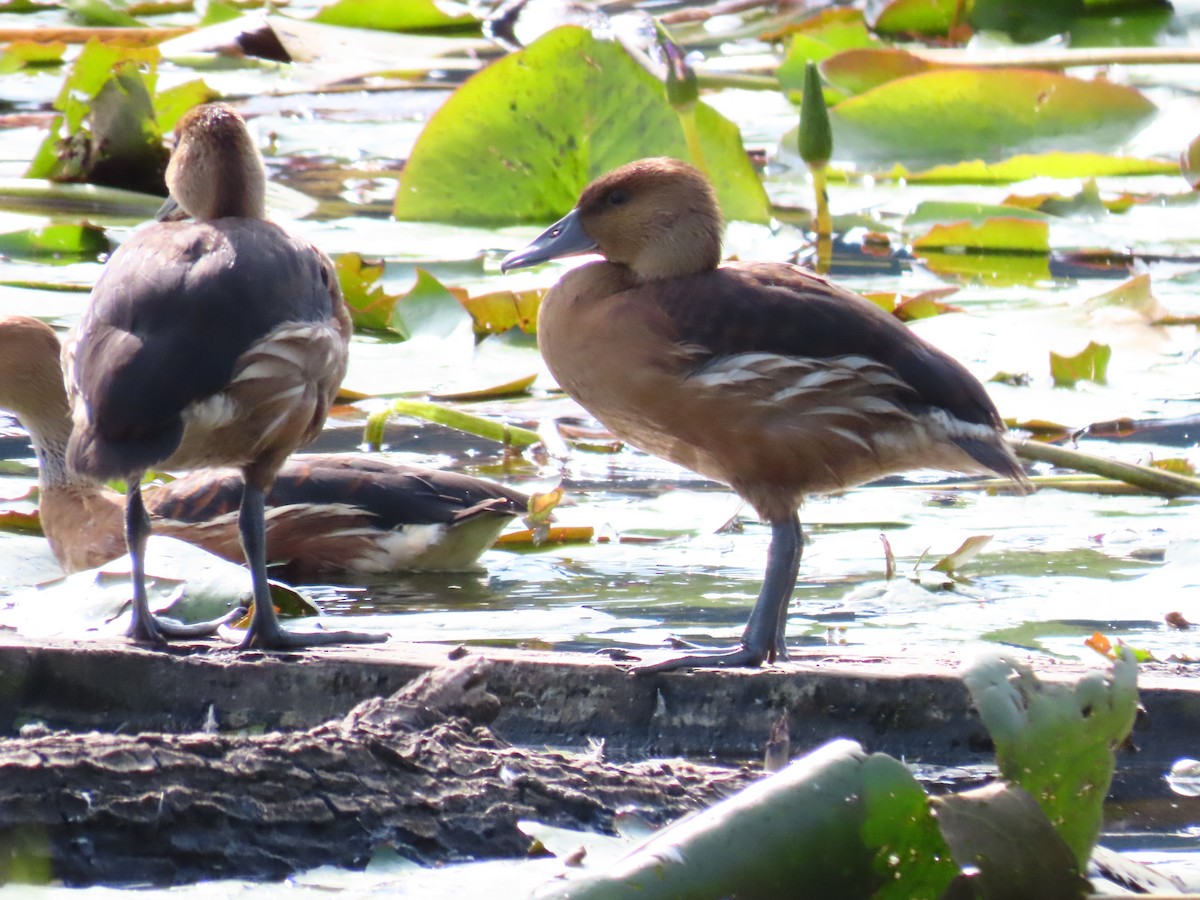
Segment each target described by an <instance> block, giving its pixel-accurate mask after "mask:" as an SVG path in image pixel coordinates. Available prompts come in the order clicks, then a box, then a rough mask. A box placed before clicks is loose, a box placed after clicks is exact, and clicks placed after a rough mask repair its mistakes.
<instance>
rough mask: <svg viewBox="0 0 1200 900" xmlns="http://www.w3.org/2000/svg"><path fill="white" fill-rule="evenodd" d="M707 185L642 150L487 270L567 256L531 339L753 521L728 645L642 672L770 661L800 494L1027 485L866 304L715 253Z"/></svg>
mask: <svg viewBox="0 0 1200 900" xmlns="http://www.w3.org/2000/svg"><path fill="white" fill-rule="evenodd" d="M722 227H723V226H722V220H721V215H720V210H719V208H718V206H717V200H716V196H715V194H714V192H713V189H712V187H711V185H710V184H709V182H708V180H707V179H706V178H705V177H704V176H703V175H702V174H701V173H700V172H698V171H697V170H696V169H694V168H693V167H691V166H689V165H687V164H685V163H682V162H678V161H676V160H672V159H643V160H640V161H638V162H634V163H630V164H628V165H626V166H622V167H621V168H619V169H616V170H615V171H613V172H610V173H608V174H607V175H604V176H602V177H601V178H599V179H597V180H596V181H594V182H593V183H592V184H590V185H589V186H588V187H587V188H586V189H585V190H584V192H583V194H582V196H581V197H580V198H579V202H578V204H577V205H576V207H575V209H574V210H573V211H572V212H570V213H568V214H567V215H566V216H565V217H564V218H563V219H561V220H559V221H558V222H557V223H556V224H555V225H553V226H551V227H550V228H549V229H548V230H547V231H545V232H544V233H543V234H542V235H540V236H539V237H538V238H536V239H535V240H534V241H533V243H531V244H530V245H529V246H527V247H525V248H524V249H522V250H518V251H516V252H514V253H511V254H509V255H508V256H507V257H506V258H505V259H504V261H503V263H502V269H503V270H505V271H507V270H510V269H515V268H520V267H523V266H530V265H533V264H535V263H540V262H544V261H546V260H550V259H555V258H558V257H563V256H571V255H574V254H580V253H599V254H600V255H601V256H603V257H604V259H603V260H600V261H595V262H591V263H587V264H585V265H581V266H579V267H578V268H575V269H573V270H571V271H570V272H568V273H567V274H566V275H564V276H563V277H562V279H561V280H559V282H558V283H557V284H556V285H555V286H554V287H553V288H551V290H550V291H549V293H547V294H546V296H545V297H544V298H543V299H542V304H541V310H540V313H539V315H538V346H539V348H540V349H541V351H542V355H543V356H544V357H545V360H546V364H547V366H548V367H549V369H550V371H551V372H552V373H553V375H554V377H555V378H556V379H557V380H558V383H559V384H560V385H561V386H562V388H563V390H565V391H566V392H567V393H568V394H570V395H571V396H572V397H574V398H575V399H576V400H577V401H578V402H579V403H580V404H581V405H582V406H583V407H584V408H585V409H587V410H588V411H589V412H590V413H591V414H592V415H594V416H595V417H596V418H597V419H599V420H600V422H601V423H603V424H604V425H605V426H606V427H607V428H608V429H609V430H610V431H612V432H613V434H615V435H616V436H618V437H620V438H622V439H623V440H626V441H628V442H629V443H630V444H633V445H634V446H636V447H639V448H641V449H642V450H645V451H647V452H649V453H653V454H656V455H658V456H662V457H665V458H667V459H669V460H672V461H673V462H676V463H678V464H680V465H682V466H686V467H687V468H689V469H692V470H694V471H696V472H699V473H700V474H702V475H705V476H707V477H710V478H714V479H717V480H719V481H723V482H725V483H726V484H728V485H730V486H731V487H732V488H733V489H734V490H735V491H737V493H738V494H740V495H741V496H742V497H743V498H744V499H745V500H747V501H748V502H749V503H750V504H751V505H752V506H753V507H754V508H755V509H756V510H757V511H758V513H759V515H760V516H762V518H763V519H764V520H765V521H767V522H768V523H769V524H770V526H771V545H770V550H769V552H768V557H767V569H766V575H765V577H764V580H763V585H762V590H761V592H760V593H759V596H758V600H757V602H756V603H755V606H754V609H753V611H752V612H751V614H750V619H749V622H748V623H747V625H746V628H745V631H744V633H743V635H742V640H741V643H740V645H738V646H736V647H733V648H728V649H725V648H722V649H715V650H700V651H697V652H695V653H693V654H689V655H687V656H683V657H680V658H677V659H671V660H667V661H665V662H662V663H657V664H654V665H648V666H644V667H642V668H641V669H640V670H639V671H666V670H669V669H675V668H681V667H684V666H693V667H696V666H757V665H760V664H761V663H762V662H763V661H764V660H766V661H771V660H773V659H786V658H787V656H786V654H787V650H786V645H785V643H784V626H785V622H786V615H787V605H788V602H789V599H790V598H791V594H792V589H793V588H794V586H795V582H796V575H797V572H798V568H799V564H800V553H801V548H802V537H801V531H800V520H799V515H798V512H797V511H798V509H799V507H800V505H801V502H802V500H803V498H804V496H805V495H806V494H809V493H813V492H824V491H837V490H841V489H843V488H846V487H849V486H851V485H855V484H859V483H862V482H865V481H870V480H872V479H874V478H878V477H880V476H882V475H886V474H888V473H892V472H899V471H904V470H907V469H916V468H940V469H945V470H949V471H954V472H989V471H990V472H995V473H997V474H999V475H1002V476H1004V477H1007V478H1011V479H1013V480H1014V481H1016V482H1018V483H1019V484H1021V485H1022V486H1023V485H1025V484H1026V483H1027V479H1026V477H1025V475H1024V473H1023V471H1022V470H1021V467H1020V465H1019V464H1018V462H1017V459H1016V457H1015V456H1014V454H1013V451H1012V449H1011V448H1010V446H1009V443H1008V441H1007V440H1006V437H1005V428H1004V425H1003V423H1002V422H1001V420H1000V417H999V415H998V414H997V412H996V409H995V407H994V406H993V405H992V402H991V400H990V399H989V398H988V396H987V394H986V393H985V392H984V389H983V387H982V386H981V385H980V384H979V382H978V381H977V380H976V379H975V378H974V377H973V376H972V375H971V374H970V373H969V372H968V371H967V370H966V369H965V368H963V366H961V365H960V364H959V363H958V362H956V361H955V360H953V359H951V358H950V357H949V356H947V355H946V354H945V353H942V352H941V351H940V350H938V349H936V348H934V347H933V346H931V345H930V344H928V343H926V342H925V341H924V340H922V339H921V338H919V337H917V336H916V335H914V334H913V333H912V332H911V331H909V330H908V329H907V328H906V327H905V326H904V325H902V324H901V323H900V322H899V321H898V320H896V319H895V318H894V317H892V316H890V315H888V314H887V313H885V312H884V311H883V310H881V309H880V308H879V307H878V306H876V305H875V304H873V303H871V302H869V301H867V300H865V299H863V298H862V297H859V296H858V295H857V294H854V293H852V292H851V291H848V290H846V289H844V288H841V287H839V286H837V285H836V284H833V283H831V282H829V281H827V280H825V279H824V278H820V277H818V276H816V275H814V274H812V273H810V272H807V271H804V270H803V269H800V268H798V267H797V266H794V265H790V264H787V263H773V262H733V263H728V264H726V265H724V266H722V265H720V261H721V237H722Z"/></svg>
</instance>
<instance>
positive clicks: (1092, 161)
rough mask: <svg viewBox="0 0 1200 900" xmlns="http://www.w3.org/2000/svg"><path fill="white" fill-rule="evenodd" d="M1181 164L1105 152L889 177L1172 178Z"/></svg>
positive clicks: (1028, 157)
mask: <svg viewBox="0 0 1200 900" xmlns="http://www.w3.org/2000/svg"><path fill="white" fill-rule="evenodd" d="M1178 171H1179V165H1178V164H1177V163H1174V162H1168V161H1166V160H1161V159H1138V158H1137V157H1132V156H1109V155H1107V154H1104V153H1087V152H1083V153H1059V152H1050V153H1021V154H1017V155H1016V156H1012V157H1010V158H1009V159H1005V160H1001V161H1000V162H994V163H989V162H984V161H983V160H981V159H976V160H971V161H970V162H962V163H955V164H953V165H943V166H934V167H933V168H930V169H926V170H924V171H910V170H908V169H906V168H905V167H904V166H894V167H893V168H892V169H891V170H890V171H889V172H887V173H886V177H888V178H895V179H901V178H902V179H904V180H906V181H909V182H912V183H921V184H1004V183H1007V182H1010V181H1024V180H1025V179H1027V178H1103V177H1115V176H1121V175H1173V174H1174V173H1176V172H1178Z"/></svg>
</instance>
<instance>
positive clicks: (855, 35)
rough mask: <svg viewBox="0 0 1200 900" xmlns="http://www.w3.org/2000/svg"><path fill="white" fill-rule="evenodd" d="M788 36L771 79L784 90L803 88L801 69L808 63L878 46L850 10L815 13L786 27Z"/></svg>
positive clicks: (830, 10) (861, 21)
mask: <svg viewBox="0 0 1200 900" xmlns="http://www.w3.org/2000/svg"><path fill="white" fill-rule="evenodd" d="M788 33H790V34H791V37H792V41H791V45H790V46H789V47H788V53H787V56H786V57H785V58H784V60H783V62H782V63H780V64H779V67H778V68H777V69H776V70H775V77H776V78H778V79H779V84H780V86H781V87H782V88H783V89H784V90H785V91H800V90H802V89H803V88H804V67H805V66H806V65H808V63H810V62H820V61H821V60H823V59H828V58H829V57H831V56H834V55H835V54H838V53H841V52H842V51H846V50H851V49H856V48H862V47H875V46H878V45H879V42H878V41H877V40H875V38H874V37H872V36H871V32H869V31H868V30H867V26H866V23H864V22H863V17H862V13H861V12H860V11H859V10H857V9H850V8H842V9H827V10H825V11H823V12H820V13H817V14H816V15H815V16H810V17H809V18H807V19H805V20H804V21H803V22H799V23H797V24H796V25H794V26H792V27H791V28H789V29H788ZM829 80H830V81H831V82H833V79H829Z"/></svg>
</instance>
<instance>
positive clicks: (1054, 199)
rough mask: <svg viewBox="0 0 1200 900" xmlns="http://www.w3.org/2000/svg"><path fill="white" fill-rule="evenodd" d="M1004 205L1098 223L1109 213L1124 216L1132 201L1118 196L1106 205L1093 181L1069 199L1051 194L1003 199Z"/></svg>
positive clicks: (1090, 180)
mask: <svg viewBox="0 0 1200 900" xmlns="http://www.w3.org/2000/svg"><path fill="white" fill-rule="evenodd" d="M1004 202H1005V204H1006V205H1010V206H1020V207H1021V208H1023V209H1028V210H1039V211H1041V212H1044V213H1046V214H1047V215H1051V216H1059V217H1063V218H1065V217H1068V216H1072V217H1076V218H1084V219H1101V218H1103V217H1104V216H1106V215H1108V213H1109V212H1124V211H1125V210H1127V209H1129V207H1130V206H1132V205H1133V202H1134V201H1133V198H1132V197H1131V196H1130V195H1129V194H1122V195H1120V196H1119V197H1117V198H1116V199H1114V200H1112V201H1111V202H1108V203H1106V202H1105V201H1104V200H1103V198H1101V196H1100V188H1099V187H1097V186H1096V179H1094V178H1089V179H1088V180H1087V181H1086V182H1085V183H1084V185H1083V187H1082V188H1080V189H1079V192H1078V193H1076V194H1072V195H1070V196H1068V195H1066V194H1051V193H1046V194H1029V195H1025V196H1020V195H1011V196H1008V197H1005V198H1004Z"/></svg>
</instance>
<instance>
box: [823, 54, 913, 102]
mask: <svg viewBox="0 0 1200 900" xmlns="http://www.w3.org/2000/svg"><path fill="white" fill-rule="evenodd" d="M933 68H936V66H935V65H934V64H933V63H931V62H929V61H928V60H925V59H921V57H919V56H916V55H915V54H912V53H909V52H907V51H905V50H897V49H896V48H894V47H867V48H860V49H855V50H846V51H844V52H842V53H839V54H837V55H836V56H831V57H830V58H829V59H827V60H825V62H823V63H822V64H821V75H823V76H824V77H825V80H827V81H828V82H829V83H830V84H832V85H833V86H834V87H835V88H837V89H838V90H839V91H842V92H843V93H845V94H861V93H862V92H863V91H869V90H870V89H871V88H873V87H878V86H879V85H881V84H886V83H887V82H889V81H894V80H895V79H897V78H904V77H906V76H908V75H916V74H917V73H918V72H927V71H929V70H930V69H933Z"/></svg>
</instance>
